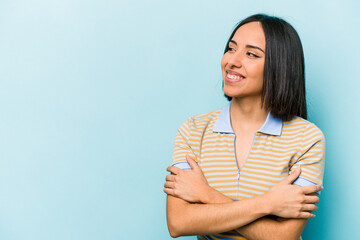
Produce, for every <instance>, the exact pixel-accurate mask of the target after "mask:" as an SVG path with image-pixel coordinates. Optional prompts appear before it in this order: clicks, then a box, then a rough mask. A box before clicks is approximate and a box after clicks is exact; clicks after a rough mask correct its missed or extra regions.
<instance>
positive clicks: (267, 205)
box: [258, 193, 273, 215]
mask: <svg viewBox="0 0 360 240" xmlns="http://www.w3.org/2000/svg"><path fill="white" fill-rule="evenodd" d="M258 197H259V201H260V203H259V207H260V211H261V213H263V214H264V215H272V214H273V204H272V202H271V198H270V196H269V194H268V193H265V194H263V195H259V196H258Z"/></svg>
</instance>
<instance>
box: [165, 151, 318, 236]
mask: <svg viewBox="0 0 360 240" xmlns="http://www.w3.org/2000/svg"><path fill="white" fill-rule="evenodd" d="M187 160H188V162H189V164H190V165H191V167H192V169H191V170H179V169H177V168H174V167H170V168H169V170H170V171H171V170H172V171H174V174H173V175H168V176H167V177H166V180H167V182H166V183H165V189H164V191H165V192H166V193H168V194H169V195H170V196H169V197H168V225H169V231H170V233H171V235H172V236H180V235H191V234H210V233H218V232H223V231H228V230H232V229H235V228H238V227H241V228H239V229H237V231H238V232H239V233H240V234H242V235H244V236H245V237H247V238H249V239H263V238H266V239H269V237H273V239H282V237H283V236H286V239H293V238H294V239H296V238H298V237H299V236H300V234H301V232H302V230H303V228H304V227H305V224H306V220H304V219H290V220H286V221H276V220H273V219H270V218H265V217H262V216H261V217H257V218H255V219H253V220H252V221H251V222H252V223H250V224H247V225H243V223H244V222H246V220H247V221H248V219H251V218H252V217H253V216H255V215H246V214H251V213H253V211H254V209H252V207H254V206H253V205H252V204H251V202H252V200H255V199H256V198H257V197H255V198H251V199H246V200H242V201H232V200H231V199H230V198H228V197H226V196H225V195H223V194H221V193H220V192H218V191H216V190H215V189H213V188H211V187H210V186H209V185H208V184H207V182H206V180H205V178H204V176H203V175H202V172H201V169H200V168H199V167H198V166H197V164H196V162H195V161H193V160H192V159H190V158H189V157H188V156H187ZM299 170H300V168H299V169H298V171H294V172H293V173H292V174H291V175H290V176H289V177H288V178H286V179H285V180H283V181H282V182H281V183H280V184H278V185H277V186H275V187H274V188H273V189H272V190H271V191H270V192H269V193H267V194H264V195H262V196H263V197H264V198H265V199H266V201H265V204H264V202H260V203H259V202H255V201H254V202H253V203H254V204H255V211H256V210H257V208H258V206H264V205H265V206H268V207H271V206H275V205H276V204H278V209H277V210H275V211H274V209H273V211H271V210H270V211H269V210H268V211H267V212H268V214H278V215H281V214H284V213H282V212H281V208H280V207H286V206H287V207H289V209H291V210H294V209H302V210H303V211H309V210H316V206H315V205H313V204H307V203H308V202H309V203H310V202H316V201H318V197H316V196H315V197H310V196H307V197H306V198H305V197H304V193H303V192H304V191H305V192H308V191H310V190H309V189H310V188H312V190H311V191H312V192H314V191H316V189H320V186H309V187H306V188H301V187H299V186H294V185H291V182H293V181H294V180H295V179H296V178H297V176H298V175H299V173H300V171H299ZM175 185H176V187H175ZM192 189H196V191H192ZM300 189H301V191H300ZM304 189H305V190H304ZM289 190H291V191H294V190H295V191H296V190H297V191H298V193H299V195H297V196H296V198H302V197H303V198H304V199H306V203H305V202H301V199H299V202H298V203H294V201H293V200H294V199H292V197H293V196H292V195H291V191H289ZM171 195H173V196H176V197H180V196H181V198H182V199H179V198H174V197H172V198H174V199H175V200H171V201H172V202H170V201H169V200H170V199H172V198H170V197H171ZM269 195H270V196H272V198H268V196H269ZM183 199H186V201H184V200H183ZM179 200H182V201H181V202H179ZM189 202H201V203H206V204H190V203H189ZM274 202H275V203H276V204H274ZM179 203H180V204H188V208H187V207H184V206H182V207H181V208H179V207H178V206H179V205H178V204H179ZM224 203H228V204H229V203H238V204H239V206H238V207H240V208H241V207H244V208H245V209H247V210H249V212H248V211H245V212H244V211H240V212H239V213H240V214H239V215H237V216H238V218H239V219H238V220H239V222H237V225H236V224H235V225H232V224H229V223H230V222H229V220H228V218H227V217H226V218H225V219H226V220H225V221H224V219H222V218H218V219H215V218H214V215H215V216H219V214H225V215H226V212H227V211H228V210H229V209H226V210H225V211H224V212H223V210H224V208H223V206H222V205H223V204H224ZM214 204H215V205H216V206H218V207H219V208H216V209H213V208H211V209H209V208H207V206H210V205H214ZM241 204H243V205H242V206H241ZM247 204H249V205H247ZM258 204H261V205H258ZM263 204H264V205H263ZM294 204H297V205H298V207H297V206H295V205H294ZM194 205H195V206H196V207H198V208H202V210H199V209H198V210H195V211H194V209H190V208H191V207H192V206H194ZM227 206H231V205H227ZM172 207H173V208H174V209H172ZM188 209H189V212H187V210H188ZM176 211H177V212H176ZM203 211H204V212H203ZM219 211H220V212H219ZM231 211H233V213H236V212H237V210H236V211H235V212H234V209H232V210H231ZM254 213H256V212H254ZM300 213H301V211H299V212H297V213H294V215H291V216H292V217H299V216H300V215H296V214H300ZM192 214H194V215H192ZM213 214H214V215H213ZM268 214H265V215H268ZM304 214H307V215H302V216H303V217H304V216H307V217H310V216H312V215H311V214H310V213H309V212H306V213H305V212H304ZM225 215H222V216H225ZM265 215H263V216H265ZM179 216H180V217H181V218H180V219H179V218H178V217H179ZM234 216H236V214H235V215H234ZM249 216H250V218H247V217H249ZM257 216H259V215H257ZM283 216H284V217H291V216H290V215H283ZM172 217H173V218H174V219H175V220H178V221H176V222H172V221H171V218H172ZM202 217H203V218H204V219H202ZM258 218H259V220H256V219H258ZM189 219H191V220H193V222H188V221H187V220H189ZM212 220H215V221H212ZM240 220H241V221H240ZM255 220H256V221H255ZM198 221H200V222H201V223H203V224H205V226H206V227H208V228H207V229H206V228H204V229H203V232H198V230H199V222H198ZM253 221H254V222H253ZM222 223H225V224H228V225H226V226H225V227H227V228H216V229H215V228H213V227H214V226H215V227H220V225H219V224H222ZM234 223H235V222H234ZM178 226H181V227H182V229H178V228H177V227H178ZM231 226H235V227H233V228H229V227H231ZM187 230H189V231H187ZM284 233H286V234H284Z"/></svg>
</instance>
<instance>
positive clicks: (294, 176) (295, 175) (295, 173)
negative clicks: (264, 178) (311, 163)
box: [280, 165, 301, 184]
mask: <svg viewBox="0 0 360 240" xmlns="http://www.w3.org/2000/svg"><path fill="white" fill-rule="evenodd" d="M300 173H301V167H300V165H298V166H297V168H296V169H295V170H294V171H293V172H292V173H291V174H290V175H289V176H287V177H286V178H285V179H284V180H282V181H281V182H280V183H281V184H292V183H293V182H294V181H295V180H296V179H297V178H298V177H299V176H300Z"/></svg>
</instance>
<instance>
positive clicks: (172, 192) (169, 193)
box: [164, 188, 175, 196]
mask: <svg viewBox="0 0 360 240" xmlns="http://www.w3.org/2000/svg"><path fill="white" fill-rule="evenodd" d="M164 192H165V193H166V194H168V195H171V196H175V193H174V189H171V188H164Z"/></svg>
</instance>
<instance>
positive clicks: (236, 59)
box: [228, 52, 243, 68]
mask: <svg viewBox="0 0 360 240" xmlns="http://www.w3.org/2000/svg"><path fill="white" fill-rule="evenodd" d="M242 60H243V59H242V56H241V54H240V52H236V53H234V54H232V55H231V57H230V59H229V61H228V64H229V66H230V67H231V68H232V67H235V68H241V67H242Z"/></svg>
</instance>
